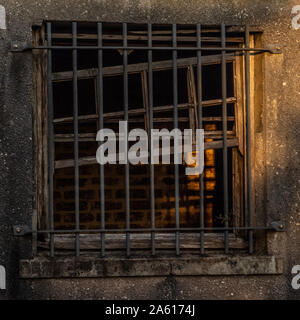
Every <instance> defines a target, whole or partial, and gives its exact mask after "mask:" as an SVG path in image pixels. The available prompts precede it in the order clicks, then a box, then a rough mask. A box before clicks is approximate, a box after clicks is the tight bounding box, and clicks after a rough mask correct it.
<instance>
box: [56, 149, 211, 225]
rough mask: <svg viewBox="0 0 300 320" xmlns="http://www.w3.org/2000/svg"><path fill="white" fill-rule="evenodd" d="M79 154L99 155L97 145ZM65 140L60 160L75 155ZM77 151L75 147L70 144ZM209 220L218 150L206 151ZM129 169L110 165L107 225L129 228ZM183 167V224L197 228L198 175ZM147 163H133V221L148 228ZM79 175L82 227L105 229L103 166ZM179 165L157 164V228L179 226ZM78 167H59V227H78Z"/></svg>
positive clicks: (107, 171)
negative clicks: (102, 215) (102, 217)
mask: <svg viewBox="0 0 300 320" xmlns="http://www.w3.org/2000/svg"><path fill="white" fill-rule="evenodd" d="M83 146H84V147H83V148H80V156H84V155H91V154H93V153H94V154H95V149H96V147H97V146H96V145H93V146H92V145H91V146H90V147H88V145H87V144H86V143H85V144H83ZM69 148H70V146H68V145H67V144H66V143H64V144H63V143H59V144H56V159H61V158H66V157H72V150H69ZM71 149H72V148H71ZM205 162H206V168H205V222H206V225H207V226H212V224H213V207H214V190H215V185H216V181H215V168H214V163H215V152H214V151H213V150H207V151H206V152H205ZM124 169H125V167H124V166H123V165H106V166H105V221H106V227H107V228H125V221H126V220H125V216H126V213H125V212H126V210H125V171H124ZM179 169H180V177H179V180H180V202H179V203H180V225H181V226H182V227H193V226H195V227H197V226H199V224H200V221H199V210H200V197H199V176H186V175H185V167H184V166H179ZM149 171H150V170H149V167H148V166H146V165H137V166H130V185H131V189H130V221H131V227H132V228H149V227H150V223H151V217H150V172H149ZM79 174H80V181H79V186H80V192H79V197H80V227H81V228H82V229H94V228H99V227H100V185H99V166H98V165H89V166H82V167H80V169H79ZM174 195H175V186H174V166H173V165H156V166H155V196H156V201H155V208H156V210H155V220H156V226H157V227H165V228H167V227H174V226H175V197H174ZM74 208H75V202H74V168H64V169H58V170H56V171H55V177H54V212H55V227H56V228H57V229H65V228H67V229H69V228H71V229H72V228H74V223H75V214H74Z"/></svg>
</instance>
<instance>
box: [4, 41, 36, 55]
mask: <svg viewBox="0 0 300 320" xmlns="http://www.w3.org/2000/svg"><path fill="white" fill-rule="evenodd" d="M28 50H32V45H31V44H30V43H29V42H26V41H25V42H19V41H11V43H10V50H9V52H15V53H18V52H19V53H21V52H25V51H28Z"/></svg>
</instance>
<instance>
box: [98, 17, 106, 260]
mask: <svg viewBox="0 0 300 320" xmlns="http://www.w3.org/2000/svg"><path fill="white" fill-rule="evenodd" d="M97 32H98V46H99V47H101V46H102V23H98V24H97ZM98 70H99V72H98V92H99V94H98V95H97V99H98V108H99V119H98V121H99V130H101V129H104V120H103V71H102V70H103V50H102V49H99V51H98ZM104 188H105V184H104V165H102V164H101V165H100V224H101V229H102V230H103V231H104V230H105V194H104V190H105V189H104ZM100 237H101V257H104V256H105V233H101V235H100Z"/></svg>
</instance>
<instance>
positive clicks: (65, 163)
mask: <svg viewBox="0 0 300 320" xmlns="http://www.w3.org/2000/svg"><path fill="white" fill-rule="evenodd" d="M227 146H228V147H229V148H230V147H231V148H232V147H236V146H238V139H228V140H227ZM221 148H223V141H222V140H221V141H210V142H205V143H204V149H205V150H208V149H221ZM160 154H161V152H160ZM170 154H174V148H173V147H171V148H170ZM116 156H117V158H118V154H117V155H116ZM78 162H79V166H86V165H93V164H98V162H97V160H96V157H83V158H80V159H79V160H78ZM70 167H74V159H67V160H57V161H55V169H63V168H70Z"/></svg>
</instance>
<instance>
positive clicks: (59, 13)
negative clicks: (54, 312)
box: [0, 0, 300, 299]
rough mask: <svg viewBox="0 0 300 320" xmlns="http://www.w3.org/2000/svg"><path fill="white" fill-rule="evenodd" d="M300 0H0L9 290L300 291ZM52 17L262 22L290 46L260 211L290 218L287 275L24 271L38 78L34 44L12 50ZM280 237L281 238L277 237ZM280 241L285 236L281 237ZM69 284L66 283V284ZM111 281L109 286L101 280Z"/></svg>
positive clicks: (263, 165) (269, 107)
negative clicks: (31, 275) (297, 286)
mask: <svg viewBox="0 0 300 320" xmlns="http://www.w3.org/2000/svg"><path fill="white" fill-rule="evenodd" d="M298 4H300V0H286V1H282V0H251V1H250V0H248V1H247V0H230V1H228V0H227V1H225V0H223V1H221V0H217V1H215V0H214V1H213V0H205V1H203V0H191V1H180V0H140V1H138V0H137V1H134V0H126V1H124V0H122V1H121V0H114V1H109V0H85V1H82V0H43V1H42V0H40V1H34V0H22V1H15V0H0V5H2V6H4V7H5V9H6V15H7V16H6V25H7V29H6V30H5V29H4V30H2V29H1V30H0V123H1V125H0V181H1V184H0V248H1V251H0V265H4V266H5V267H6V269H7V290H6V291H1V292H0V299H8V298H11V299H13V298H22V299H32V298H35V299H37V298H44V299H53V298H56V299H57V298H62V299H70V298H71V299H79V298H83V299H88V298H98V299H104V298H123V299H136V297H139V298H142V299H148V298H158V299H160V298H162V299H169V298H185V299H193V298H194V299H212V298H216V299H218V298H219V299H220V298H222V299H227V298H228V299H236V298H238V299H299V298H300V290H298V291H297V290H294V289H292V287H291V285H290V283H291V279H292V275H291V269H292V266H293V265H295V264H300V230H299V228H300V208H299V204H300V191H299V190H300V174H299V168H300V166H299V164H300V163H299V159H300V157H299V152H300V148H299V146H300V142H299V141H300V140H299V136H300V132H299V130H300V104H299V99H300V86H299V84H300V74H299V70H300V59H299V52H300V30H294V29H292V26H291V21H292V18H293V16H294V15H292V14H291V11H292V8H293V6H295V5H298ZM43 20H84V21H118V22H121V21H126V22H148V21H151V22H153V23H197V22H201V23H203V24H219V23H222V22H224V23H226V24H245V23H249V24H251V25H257V26H258V27H259V28H260V29H262V30H264V34H263V37H262V45H263V46H265V45H267V44H279V45H281V46H282V48H283V54H282V55H266V57H265V59H264V72H263V74H264V101H263V112H262V116H261V119H260V121H261V130H260V131H259V132H257V135H256V137H255V138H256V150H260V151H263V155H260V156H258V157H257V164H256V168H255V169H256V175H255V177H256V181H257V182H258V183H257V185H256V203H257V210H258V211H260V212H262V213H263V214H266V219H265V223H267V222H270V221H272V220H273V219H278V218H281V219H282V220H284V221H285V222H286V224H287V231H286V232H285V233H284V234H273V235H270V239H269V240H270V243H273V245H271V246H270V249H269V250H270V253H279V254H281V256H282V257H283V259H284V274H283V275H276V276H235V277H202V276H199V277H172V276H170V277H162V278H160V277H155V278H137V277H134V278H102V279H64V280H58V279H50V280H19V279H18V261H19V259H20V258H30V256H31V244H30V241H29V240H24V239H21V240H20V239H15V238H14V237H13V235H12V226H13V225H16V224H27V225H31V223H32V219H31V216H32V209H33V196H34V190H35V189H34V179H33V159H34V157H33V130H32V121H33V119H32V109H33V86H32V60H31V53H22V54H12V53H9V52H8V48H9V42H10V41H11V40H16V41H24V40H28V41H30V40H31V26H32V25H33V24H35V23H39V22H41V21H43ZM274 241H275V242H274ZM279 244H280V245H279ZM62 288H63V289H64V290H61V289H62ZM99 288H101V290H100V289H99Z"/></svg>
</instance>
